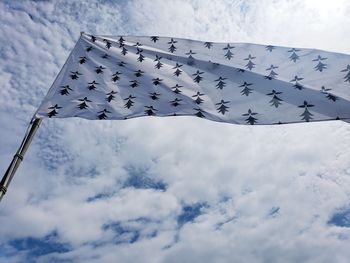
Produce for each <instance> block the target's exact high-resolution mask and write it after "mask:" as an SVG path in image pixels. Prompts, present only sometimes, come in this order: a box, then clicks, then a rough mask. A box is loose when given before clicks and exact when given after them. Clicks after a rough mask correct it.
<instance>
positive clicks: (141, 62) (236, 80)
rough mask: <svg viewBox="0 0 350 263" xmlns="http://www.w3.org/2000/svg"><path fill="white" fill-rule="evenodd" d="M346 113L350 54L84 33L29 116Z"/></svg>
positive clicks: (344, 116) (283, 119) (323, 116)
mask: <svg viewBox="0 0 350 263" xmlns="http://www.w3.org/2000/svg"><path fill="white" fill-rule="evenodd" d="M141 116H196V117H200V118H204V119H208V120H213V121H219V122H227V123H235V124H249V125H258V124H283V123H296V122H311V121H322V120H335V119H341V120H345V121H349V119H350V56H349V55H346V54H340V53H334V52H326V51H322V50H317V49H304V48H291V47H278V46H272V45H258V44H249V43H215V42H201V41H194V40H189V39H180V38H170V37H158V36H151V37H136V36H117V37H113V36H93V35H88V34H82V35H81V37H80V39H79V40H78V42H77V43H76V45H75V47H74V49H73V50H72V52H71V54H70V55H69V57H68V59H67V61H66V63H65V64H64V66H63V68H62V70H61V72H60V73H59V74H58V76H57V78H56V80H55V81H54V83H53V85H52V87H51V89H50V90H49V92H48V94H47V95H46V97H45V98H44V100H43V102H42V104H41V105H40V107H39V108H38V110H37V112H36V113H35V117H36V118H66V117H80V118H85V119H92V120H95V119H99V120H122V119H129V118H134V117H141Z"/></svg>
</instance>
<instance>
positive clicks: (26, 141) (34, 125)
mask: <svg viewBox="0 0 350 263" xmlns="http://www.w3.org/2000/svg"><path fill="white" fill-rule="evenodd" d="M40 123H41V119H38V118H35V119H33V120H32V121H31V122H30V124H29V126H28V128H27V131H26V134H25V135H24V138H23V141H22V143H21V145H20V147H19V148H18V150H17V152H16V154H15V155H14V156H13V159H12V162H11V163H10V165H9V167H8V168H7V170H6V172H5V174H4V176H3V177H2V179H1V182H0V201H1V200H2V198H3V197H4V195H5V193H6V191H7V188H8V187H9V185H10V183H11V180H12V178H13V177H14V175H15V173H16V171H17V168H18V167H19V165H20V164H21V162H22V160H23V158H24V155H25V153H26V152H27V150H28V147H29V145H30V143H31V142H32V140H33V137H34V135H35V133H36V131H37V129H38V128H39V126H40Z"/></svg>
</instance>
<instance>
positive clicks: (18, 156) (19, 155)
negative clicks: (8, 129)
mask: <svg viewBox="0 0 350 263" xmlns="http://www.w3.org/2000/svg"><path fill="white" fill-rule="evenodd" d="M14 157H17V158H18V159H20V160H21V161H23V155H21V154H19V153H16V154H15V156H14Z"/></svg>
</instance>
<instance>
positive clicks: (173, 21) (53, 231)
mask: <svg viewBox="0 0 350 263" xmlns="http://www.w3.org/2000/svg"><path fill="white" fill-rule="evenodd" d="M349 13H350V3H349V1H347V0H333V1H331V2H330V1H319V0H318V1H316V0H304V1H301V0H261V1H253V0H248V1H239V0H232V1H206V0H201V1H199V0H197V1H180V0H179V1H175V0H174V1H161V0H158V1H157V0H146V1H136V0H135V1H92V0H91V1H68V0H66V1H63V0H62V1H10V0H1V1H0V24H1V26H0V122H1V123H2V125H0V171H1V172H2V173H3V172H5V170H6V168H7V166H8V165H9V163H10V161H11V159H12V156H13V154H14V153H15V152H16V150H17V148H18V146H19V144H20V142H21V140H22V138H23V135H24V132H25V129H26V127H27V125H28V122H29V121H30V119H31V117H32V116H33V114H34V112H35V110H36V109H37V107H38V106H39V105H40V102H41V101H42V99H43V98H44V96H45V94H46V92H47V91H48V89H49V88H50V85H51V84H52V82H53V81H54V79H55V77H56V75H57V74H58V72H59V70H60V68H61V67H62V66H63V64H64V62H65V60H66V58H67V57H68V55H69V52H70V51H71V49H72V48H73V46H74V44H75V42H76V41H77V39H78V38H79V35H80V32H81V31H84V32H86V33H91V34H96V35H145V36H147V35H160V36H173V37H180V38H181V37H183V38H190V39H197V40H206V41H215V42H248V43H258V44H266V45H267V44H271V45H281V46H289V47H301V48H317V49H323V50H327V51H334V52H340V53H346V54H350V38H349V37H348V36H349V35H350V27H349V26H348V25H350V16H349V15H348V14H349ZM349 160H350V125H349V124H348V123H344V122H341V121H332V122H322V123H308V124H290V125H281V126H258V127H257V126H255V127H251V126H244V125H233V124H224V123H216V122H211V121H208V120H202V119H199V118H193V117H169V118H154V117H153V118H152V117H144V118H138V119H132V120H126V121H107V120H106V121H89V120H84V119H78V118H69V119H45V120H44V121H43V122H42V125H41V127H40V129H39V130H38V133H37V134H36V137H35V139H34V141H33V143H32V145H31V146H30V149H29V150H28V152H27V154H26V156H25V159H24V161H23V163H22V164H21V167H20V168H19V170H18V172H17V174H16V176H15V178H14V179H13V181H12V183H11V185H10V187H9V189H8V192H7V193H6V195H5V197H4V199H3V201H2V202H1V203H0V262H1V263H2V262H4V263H5V262H6V263H9V262H152V263H153V262H156V263H158V262H167V263H168V262H170V263H171V262H251V263H255V262H259V263H260V262H261V263H265V262H310V263H311V262H317V263H319V262H348V258H350V251H349V246H350V201H349V200H350V162H349Z"/></svg>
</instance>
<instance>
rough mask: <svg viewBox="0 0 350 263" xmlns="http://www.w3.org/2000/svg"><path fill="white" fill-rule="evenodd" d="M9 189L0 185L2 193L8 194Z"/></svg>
mask: <svg viewBox="0 0 350 263" xmlns="http://www.w3.org/2000/svg"><path fill="white" fill-rule="evenodd" d="M6 191H7V188H6V187H5V186H4V185H0V192H3V193H4V194H6Z"/></svg>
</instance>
